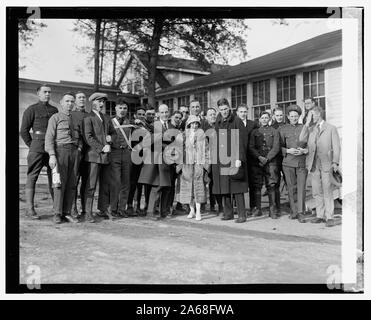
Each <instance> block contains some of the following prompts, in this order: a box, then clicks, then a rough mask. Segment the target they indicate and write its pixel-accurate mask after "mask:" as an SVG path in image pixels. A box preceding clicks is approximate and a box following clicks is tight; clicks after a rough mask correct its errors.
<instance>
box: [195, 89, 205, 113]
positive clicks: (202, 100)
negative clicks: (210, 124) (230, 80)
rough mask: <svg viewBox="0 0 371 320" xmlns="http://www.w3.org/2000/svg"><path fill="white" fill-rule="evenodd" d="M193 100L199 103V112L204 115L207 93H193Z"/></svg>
mask: <svg viewBox="0 0 371 320" xmlns="http://www.w3.org/2000/svg"><path fill="white" fill-rule="evenodd" d="M194 98H195V99H196V100H198V101H199V102H200V106H201V110H202V111H203V112H204V114H205V113H206V110H207V108H208V102H207V91H204V92H199V93H195V94H194Z"/></svg>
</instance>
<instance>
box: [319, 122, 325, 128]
mask: <svg viewBox="0 0 371 320" xmlns="http://www.w3.org/2000/svg"><path fill="white" fill-rule="evenodd" d="M324 122H325V120H322V121H321V122H320V123H319V124H318V126H319V129H320V130H321V129H322V125H323V123H324Z"/></svg>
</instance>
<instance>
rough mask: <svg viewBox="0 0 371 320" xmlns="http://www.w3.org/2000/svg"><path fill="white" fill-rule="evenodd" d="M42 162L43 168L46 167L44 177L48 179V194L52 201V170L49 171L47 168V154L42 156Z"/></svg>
mask: <svg viewBox="0 0 371 320" xmlns="http://www.w3.org/2000/svg"><path fill="white" fill-rule="evenodd" d="M43 161H44V166H46V175H47V177H48V188H49V193H50V196H51V197H52V200H54V188H53V178H52V169H50V167H49V155H48V154H47V153H45V154H44V157H43Z"/></svg>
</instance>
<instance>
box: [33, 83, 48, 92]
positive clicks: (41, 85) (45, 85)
mask: <svg viewBox="0 0 371 320" xmlns="http://www.w3.org/2000/svg"><path fill="white" fill-rule="evenodd" d="M42 87H48V88H51V87H50V85H48V84H47V83H43V84H40V85H39V86H38V87H37V89H36V92H39V91H40V89H41V88H42Z"/></svg>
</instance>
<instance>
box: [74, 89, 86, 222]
mask: <svg viewBox="0 0 371 320" xmlns="http://www.w3.org/2000/svg"><path fill="white" fill-rule="evenodd" d="M85 105H86V96H85V93H83V92H81V91H78V92H76V93H75V110H73V111H72V112H71V115H72V121H73V125H74V127H78V128H81V132H84V129H83V125H84V118H85V117H87V116H88V113H87V112H86V109H85ZM85 151H86V144H85V143H84V141H83V140H82V148H81V151H79V150H78V152H77V153H76V155H77V159H76V162H75V169H74V174H75V176H76V193H75V198H74V201H73V203H72V214H73V215H74V216H75V217H78V216H80V215H79V213H78V210H77V187H78V185H79V180H80V177H81V186H80V199H81V216H84V215H85V201H84V194H85V187H86V180H87V178H88V174H87V173H88V172H87V169H88V164H87V162H85V161H84V156H85Z"/></svg>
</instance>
